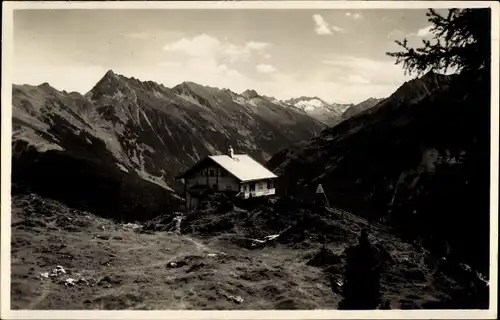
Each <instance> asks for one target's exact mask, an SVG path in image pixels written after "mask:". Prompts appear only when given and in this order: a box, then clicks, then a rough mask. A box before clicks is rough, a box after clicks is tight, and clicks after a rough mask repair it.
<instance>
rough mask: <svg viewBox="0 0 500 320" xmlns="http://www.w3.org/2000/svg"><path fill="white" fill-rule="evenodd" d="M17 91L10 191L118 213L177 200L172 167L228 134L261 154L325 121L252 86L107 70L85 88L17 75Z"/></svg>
mask: <svg viewBox="0 0 500 320" xmlns="http://www.w3.org/2000/svg"><path fill="white" fill-rule="evenodd" d="M12 94H13V102H12V107H13V134H12V150H13V177H12V181H13V183H14V184H15V185H16V187H15V188H14V191H15V192H17V191H21V190H24V189H25V188H29V189H32V190H34V191H36V192H41V193H42V194H45V195H48V196H52V197H55V198H56V199H61V200H67V201H69V202H70V203H72V204H74V205H75V204H76V205H81V206H83V207H85V208H88V207H92V208H95V210H98V211H100V212H101V211H102V212H108V213H109V212H110V211H111V212H112V211H116V212H120V215H127V214H128V213H127V212H130V214H132V213H133V212H137V209H141V210H146V211H147V212H149V213H148V214H144V216H148V215H156V214H158V213H161V212H162V211H163V210H168V208H169V207H170V206H173V207H175V206H176V205H177V203H178V202H179V199H178V198H177V197H176V196H175V194H173V193H172V191H173V190H175V189H176V188H177V187H178V185H176V182H175V181H174V179H173V177H174V176H175V175H176V174H178V173H179V172H180V171H182V170H184V169H186V168H187V167H188V166H190V165H192V164H193V163H195V162H196V161H197V160H199V159H200V158H201V157H204V156H206V155H208V154H216V153H220V152H223V151H224V150H225V149H226V146H227V144H228V143H231V144H232V145H233V147H234V148H235V150H236V151H237V152H244V153H249V154H250V155H252V156H253V157H254V158H256V159H257V160H260V161H261V162H264V161H265V160H267V159H268V158H269V157H270V155H271V154H273V153H274V152H275V151H276V150H280V149H282V148H285V147H287V146H289V145H291V144H293V143H296V142H299V141H302V140H304V139H307V138H309V137H312V136H313V135H314V134H315V133H317V132H320V130H321V129H323V128H324V127H325V125H324V124H322V123H320V122H318V121H316V120H314V119H312V118H310V117H309V116H308V115H307V114H305V113H304V112H301V111H300V110H294V109H292V108H290V107H285V106H281V105H278V104H274V103H272V102H270V101H269V100H267V99H265V98H263V97H260V96H259V95H258V94H257V93H256V92H254V94H253V95H248V94H247V93H244V94H242V95H239V94H236V93H234V92H231V91H229V90H219V89H216V88H210V87H206V86H201V85H198V84H195V83H190V82H185V83H182V84H179V85H178V86H176V87H174V88H167V87H164V86H163V85H160V84H157V83H155V82H152V81H146V82H142V81H139V80H137V79H134V78H127V77H124V76H122V75H118V74H115V73H114V72H113V71H111V70H110V71H108V72H107V73H106V74H105V75H104V77H103V78H102V79H101V80H100V81H99V82H98V83H97V84H96V85H95V86H94V87H93V88H92V90H90V92H88V93H87V94H85V95H81V94H79V93H77V92H70V93H68V92H65V91H58V90H56V89H54V88H52V87H51V86H50V85H49V84H47V83H44V84H42V85H40V86H29V85H14V86H13V88H12ZM47 181H51V182H52V183H51V185H50V187H48V186H47ZM69 186H71V187H69ZM150 206H151V207H150ZM124 211H125V212H124Z"/></svg>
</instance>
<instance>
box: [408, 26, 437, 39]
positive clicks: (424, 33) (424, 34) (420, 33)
mask: <svg viewBox="0 0 500 320" xmlns="http://www.w3.org/2000/svg"><path fill="white" fill-rule="evenodd" d="M431 29H432V26H427V27H425V28H422V29H418V31H417V32H416V33H415V32H412V33H410V34H408V36H409V37H422V38H423V37H427V36H430V35H432V33H431Z"/></svg>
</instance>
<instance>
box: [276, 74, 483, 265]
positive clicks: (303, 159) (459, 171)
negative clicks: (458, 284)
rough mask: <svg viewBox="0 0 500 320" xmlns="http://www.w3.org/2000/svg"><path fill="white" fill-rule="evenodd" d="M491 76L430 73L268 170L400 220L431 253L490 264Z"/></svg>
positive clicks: (285, 183) (305, 189)
mask: <svg viewBox="0 0 500 320" xmlns="http://www.w3.org/2000/svg"><path fill="white" fill-rule="evenodd" d="M489 96H490V93H489V83H488V81H487V80H486V79H484V78H483V77H482V76H478V75H474V74H467V75H463V76H460V77H459V76H455V77H447V76H442V75H437V74H433V73H429V74H426V75H425V76H423V77H422V78H420V79H415V80H412V81H409V82H408V83H405V84H404V85H403V86H401V87H400V88H399V89H398V90H397V91H396V92H395V93H394V94H393V95H391V96H390V97H389V98H388V99H385V100H383V101H382V102H381V103H379V104H378V105H377V106H375V107H373V108H371V109H368V110H367V111H365V112H363V113H360V114H357V115H355V116H353V117H351V118H349V119H347V120H345V121H343V122H342V123H340V124H339V125H337V126H335V127H333V128H330V129H326V130H324V131H323V132H322V134H321V136H319V137H316V138H313V139H311V140H309V141H308V142H305V143H302V144H300V145H297V146H295V147H293V148H290V149H288V150H284V151H282V152H280V153H278V154H277V155H276V156H274V157H273V158H272V159H271V160H270V161H269V162H268V167H270V168H273V169H274V170H275V172H276V173H278V174H281V175H282V181H281V182H282V184H281V186H280V190H281V192H285V193H288V194H295V195H300V197H303V198H311V197H313V196H314V191H315V189H316V187H317V185H318V183H322V184H323V186H324V188H325V191H326V193H327V194H328V197H329V198H330V202H331V203H332V204H334V205H337V206H339V207H341V208H343V209H345V210H347V211H350V212H353V213H356V214H358V215H360V216H364V217H367V218H369V219H371V220H373V221H381V222H384V223H386V224H390V225H392V226H395V227H397V228H398V229H399V230H401V231H402V232H403V233H404V234H405V235H406V236H407V237H408V238H411V239H414V240H415V241H419V242H421V243H422V244H423V245H424V246H425V247H427V248H429V249H431V250H432V251H433V252H434V253H436V254H438V255H443V256H447V257H448V258H450V259H455V260H456V261H465V262H466V263H469V264H471V266H473V267H474V268H477V269H479V270H480V271H481V272H483V273H484V274H487V273H488V270H489V269H488V266H489V233H488V232H485V230H488V226H489V208H488V206H489V200H488V199H489V169H488V168H489V159H490V157H489V139H490V138H489V104H490V102H489Z"/></svg>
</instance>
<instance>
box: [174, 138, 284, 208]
mask: <svg viewBox="0 0 500 320" xmlns="http://www.w3.org/2000/svg"><path fill="white" fill-rule="evenodd" d="M277 178H278V176H277V175H275V174H274V173H272V172H271V171H269V170H268V169H267V168H265V167H264V166H263V165H262V164H260V163H259V162H257V161H255V160H254V159H252V158H251V157H250V156H249V155H247V154H234V150H233V148H232V147H231V146H229V148H228V151H227V154H226V155H213V156H207V157H205V158H203V159H202V160H200V161H199V162H198V163H196V164H195V165H194V166H192V167H191V168H190V169H188V170H187V171H185V172H184V173H182V174H181V175H179V176H177V177H176V179H182V180H184V181H183V182H184V195H185V200H186V208H187V209H188V210H193V209H195V208H196V207H197V206H198V203H199V200H200V197H202V196H203V195H204V194H206V193H208V192H214V191H219V192H220V191H223V192H227V193H229V194H232V195H233V196H235V197H240V198H244V199H246V198H251V197H262V196H270V195H274V194H275V193H276V189H275V185H276V183H275V180H276V179H277Z"/></svg>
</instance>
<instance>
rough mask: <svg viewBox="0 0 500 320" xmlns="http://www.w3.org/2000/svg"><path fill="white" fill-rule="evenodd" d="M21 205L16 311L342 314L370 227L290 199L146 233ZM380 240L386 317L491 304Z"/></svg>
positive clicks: (384, 237) (202, 214) (30, 198)
mask: <svg viewBox="0 0 500 320" xmlns="http://www.w3.org/2000/svg"><path fill="white" fill-rule="evenodd" d="M12 203H13V208H12V246H11V263H12V280H11V283H12V286H11V301H12V302H11V308H12V309H14V310H19V309H28V310H54V309H57V310H68V309H70V310H95V309H100V310H168V309H176V310H193V309H195V310H196V309H197V310H200V309H202V310H208V309H211V310H272V309H274V310H280V309H288V310H295V309H336V308H337V304H338V302H339V300H340V299H341V296H340V286H341V284H342V272H343V269H344V265H345V261H346V257H345V252H344V251H345V249H346V248H348V247H349V246H351V245H353V244H354V243H356V240H357V237H358V234H359V230H360V228H361V226H360V225H358V224H356V223H353V222H349V221H345V220H340V219H338V218H335V215H334V214H332V213H331V212H327V211H325V210H324V209H323V210H318V209H315V210H312V209H311V208H308V207H304V206H303V205H300V203H295V202H293V201H290V200H287V199H281V200H279V201H277V202H272V201H261V202H256V203H248V202H242V203H236V204H228V203H227V199H224V198H220V197H217V196H214V197H213V198H210V199H207V201H206V202H204V203H203V206H202V208H200V210H198V211H195V212H193V213H191V214H189V215H187V216H183V215H182V214H180V215H179V214H178V215H175V214H170V215H163V216H161V217H157V218H156V219H153V220H151V221H148V222H145V223H141V224H134V223H118V222H114V221H112V220H107V219H103V218H100V217H97V216H95V215H94V214H92V213H91V212H87V211H80V210H75V209H73V208H70V207H67V206H65V205H64V204H62V203H60V202H57V201H53V200H50V199H46V198H43V197H40V196H38V195H36V194H28V195H23V196H14V197H13V202H12ZM290 208H294V210H290ZM275 234H279V236H277V237H276V238H275V239H274V240H272V241H267V242H266V243H262V241H260V242H259V240H260V239H264V238H265V237H266V236H268V235H275ZM370 238H371V239H372V241H373V243H374V245H375V246H376V247H377V248H378V249H379V250H380V252H381V253H383V257H384V259H383V261H384V262H383V264H384V271H383V274H382V279H381V284H382V292H383V301H384V307H385V308H390V309H419V308H457V307H458V308H474V307H478V306H479V307H481V306H483V305H481V303H483V304H484V299H483V300H482V301H478V300H475V299H474V297H470V296H467V295H464V292H471V290H473V289H471V288H475V289H480V290H482V292H484V284H482V282H481V281H479V282H478V281H477V279H476V278H474V276H472V277H471V275H470V274H469V273H468V271H467V270H466V269H461V268H455V269H453V268H449V267H447V266H446V264H440V263H439V262H438V261H436V260H435V259H433V258H432V257H431V256H428V255H427V254H426V252H425V251H422V250H421V249H418V248H414V247H413V246H412V245H410V244H408V243H405V242H404V241H401V240H400V239H398V238H396V237H394V236H393V235H390V234H385V233H382V232H378V231H373V232H372V234H371V236H370ZM322 243H325V245H323V244H322ZM452 274H453V276H451V275H452ZM470 279H476V280H473V281H472V280H470ZM481 285H483V287H481ZM471 286H472V287H471ZM481 288H482V289H481Z"/></svg>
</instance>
